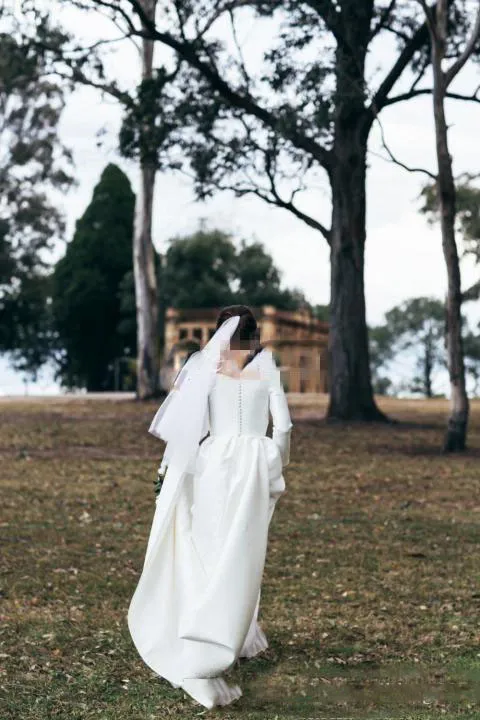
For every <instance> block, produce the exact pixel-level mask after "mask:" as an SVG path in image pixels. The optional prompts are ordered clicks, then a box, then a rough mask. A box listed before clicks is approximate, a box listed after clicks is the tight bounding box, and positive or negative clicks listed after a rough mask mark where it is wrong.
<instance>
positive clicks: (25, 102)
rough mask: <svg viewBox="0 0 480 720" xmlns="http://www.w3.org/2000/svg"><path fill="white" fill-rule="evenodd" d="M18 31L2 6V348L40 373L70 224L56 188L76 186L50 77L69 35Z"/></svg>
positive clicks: (37, 28) (59, 93)
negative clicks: (53, 273)
mask: <svg viewBox="0 0 480 720" xmlns="http://www.w3.org/2000/svg"><path fill="white" fill-rule="evenodd" d="M21 30H22V32H20V30H19V28H18V27H17V26H16V24H15V22H14V20H13V18H12V16H11V15H9V13H8V12H7V11H6V10H5V7H4V6H3V7H2V8H1V9H0V144H1V147H2V152H1V153H0V198H1V199H0V351H3V352H10V353H12V354H11V356H10V357H11V359H12V361H13V365H14V367H16V368H17V369H22V370H24V371H26V372H27V373H30V374H33V375H34V376H35V374H36V371H37V370H38V368H39V366H40V365H41V364H42V363H43V362H44V361H45V359H46V357H47V356H48V354H49V352H50V351H51V343H52V340H53V333H52V328H51V316H50V309H49V306H48V285H49V281H48V278H47V276H48V272H49V261H48V254H47V253H48V251H49V250H50V249H51V248H53V246H54V244H55V243H56V242H57V241H58V239H59V238H61V237H62V235H63V232H64V220H63V217H62V214H61V212H60V211H59V210H58V207H57V205H56V204H55V203H54V202H53V201H52V197H54V195H52V194H51V191H52V190H57V191H62V192H65V191H66V190H67V189H68V188H69V187H70V185H71V184H72V177H71V176H70V173H69V171H70V167H71V156H70V153H69V151H68V150H66V148H64V147H63V146H62V144H61V142H60V140H59V136H58V125H59V121H60V117H61V113H62V110H63V107H64V102H65V92H66V89H67V87H66V85H65V83H62V82H61V81H59V80H55V79H53V77H52V72H51V71H52V57H51V51H50V50H47V49H46V48H47V46H48V47H49V48H52V49H55V50H56V51H59V52H60V51H61V49H62V48H63V46H64V45H65V43H66V42H67V41H68V38H67V36H66V35H65V34H63V33H62V32H61V31H60V30H59V29H58V28H56V27H54V26H53V25H52V24H51V22H50V21H49V19H48V17H47V16H42V15H37V16H36V17H35V20H34V21H31V18H29V19H26V20H25V22H24V24H23V26H22V28H21Z"/></svg>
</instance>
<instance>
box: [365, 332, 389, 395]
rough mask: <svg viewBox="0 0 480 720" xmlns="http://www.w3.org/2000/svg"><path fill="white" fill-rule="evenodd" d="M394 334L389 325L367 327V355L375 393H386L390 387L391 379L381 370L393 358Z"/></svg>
mask: <svg viewBox="0 0 480 720" xmlns="http://www.w3.org/2000/svg"><path fill="white" fill-rule="evenodd" d="M394 342H395V339H394V335H393V332H392V329H391V328H390V326H389V325H387V324H385V325H377V326H375V327H371V328H370V329H369V344H370V348H369V355H370V370H371V373H372V383H373V388H374V391H375V393H376V394H377V395H387V394H388V390H389V389H391V388H392V381H391V380H390V378H388V377H386V376H385V375H384V374H383V372H382V371H384V370H385V366H386V365H387V364H388V363H389V362H390V361H391V360H392V359H393V357H394V355H395V351H394Z"/></svg>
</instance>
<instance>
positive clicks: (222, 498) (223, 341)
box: [128, 305, 292, 708]
mask: <svg viewBox="0 0 480 720" xmlns="http://www.w3.org/2000/svg"><path fill="white" fill-rule="evenodd" d="M269 411H270V413H271V415H272V421H273V432H272V437H269V436H267V435H266V431H267V425H268V419H269ZM291 428H292V422H291V419H290V414H289V410H288V405H287V400H286V397H285V393H284V390H283V387H282V383H281V380H280V372H279V370H278V368H277V366H276V364H275V361H274V359H273V356H272V352H271V351H270V350H268V349H267V348H264V347H262V346H261V345H260V343H259V341H258V328H257V323H256V320H255V317H254V315H253V313H252V311H251V310H250V309H249V308H248V307H247V306H245V305H231V306H228V307H226V308H223V310H222V311H221V312H220V314H219V316H218V318H217V323H216V331H215V333H214V334H213V336H212V338H211V339H210V340H209V342H208V343H207V344H206V345H205V347H204V348H203V349H202V350H200V351H198V352H196V353H194V354H193V355H191V356H190V357H189V358H188V360H187V362H186V363H185V364H184V366H183V368H182V370H181V371H180V373H179V374H178V376H177V378H176V380H175V382H174V385H173V388H172V390H171V391H170V393H169V394H168V396H167V397H166V399H165V400H164V402H163V403H162V405H161V406H160V408H159V410H158V411H157V413H156V415H155V417H154V418H153V420H152V423H151V425H150V428H149V432H151V433H152V434H153V435H155V436H156V437H158V438H160V439H162V440H164V441H166V443H167V444H166V448H165V451H164V455H163V459H162V464H161V466H160V469H159V472H160V473H162V474H163V472H165V475H164V478H163V483H162V487H161V491H160V492H159V494H158V495H157V498H156V508H155V513H154V517H153V522H152V526H151V530H150V535H149V539H148V543H147V549H146V554H145V560H144V565H143V570H142V573H141V577H140V580H139V582H138V585H137V588H136V590H135V593H134V595H133V597H132V599H131V602H130V606H129V609H128V627H129V631H130V634H131V637H132V640H133V642H134V644H135V646H136V648H137V650H138V653H139V655H140V656H141V657H142V659H143V660H144V662H145V663H146V664H147V665H148V666H149V667H150V668H151V669H152V670H154V672H155V673H156V674H158V675H160V676H161V677H163V678H165V679H166V680H168V681H169V682H170V683H171V684H172V685H173V686H174V687H176V688H180V687H181V688H182V689H183V690H184V691H185V692H186V693H187V694H188V695H190V697H192V698H193V699H194V700H195V701H196V702H198V703H199V704H201V705H203V706H204V707H206V708H212V707H214V706H215V705H228V704H229V703H231V702H233V701H234V700H236V699H237V698H239V697H240V696H241V695H242V690H241V689H240V687H239V686H238V685H234V686H230V685H228V684H227V682H226V680H225V679H224V678H223V677H221V674H222V673H223V672H225V671H226V670H228V669H229V668H230V667H232V665H233V664H234V663H235V662H236V661H237V659H238V658H239V657H246V658H250V657H253V656H255V655H257V654H258V653H260V652H262V651H263V650H265V649H266V648H267V647H268V642H267V639H266V637H265V634H264V632H263V630H262V628H261V627H260V625H259V623H258V619H257V618H258V611H259V604H260V593H261V584H262V575H263V570H264V564H265V557H266V551H267V540H268V529H269V524H270V521H271V518H272V515H273V511H274V508H275V504H276V502H277V500H278V498H279V497H280V496H281V495H282V494H283V492H284V491H285V481H284V478H283V474H282V468H283V467H284V466H285V465H287V464H288V462H289V458H290V434H291ZM207 434H208V437H206V439H205V436H206V435H207Z"/></svg>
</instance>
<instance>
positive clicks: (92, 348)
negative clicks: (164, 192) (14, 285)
mask: <svg viewBox="0 0 480 720" xmlns="http://www.w3.org/2000/svg"><path fill="white" fill-rule="evenodd" d="M134 206H135V195H134V193H133V191H132V188H131V186H130V182H129V180H128V178H127V176H126V175H125V174H124V173H123V172H122V171H121V170H120V168H118V167H117V166H116V165H113V164H110V165H108V166H107V167H106V168H105V170H104V171H103V173H102V176H101V178H100V181H99V183H98V184H97V185H96V187H95V189H94V191H93V197H92V200H91V203H90V205H89V206H88V207H87V209H86V211H85V213H84V214H83V216H82V217H81V218H80V219H79V220H78V221H77V225H76V230H75V234H74V237H73V239H72V241H71V242H70V243H69V244H68V245H67V250H66V253H65V256H64V257H63V258H62V259H61V260H59V262H58V263H57V265H56V266H55V270H54V274H53V290H52V293H53V314H54V318H55V323H56V329H57V331H58V335H59V340H60V343H61V346H62V348H63V353H62V355H61V357H60V358H59V360H58V362H59V372H58V375H59V377H60V379H61V381H62V383H63V384H64V385H67V386H69V387H86V389H87V390H89V391H95V390H97V391H98V390H110V389H112V388H113V376H112V363H113V361H114V360H115V358H118V357H121V356H124V355H125V353H126V351H127V349H131V348H132V342H133V341H134V338H132V337H130V338H127V337H126V336H125V335H124V334H122V333H121V332H119V326H120V323H121V321H122V299H121V296H122V291H123V284H122V283H124V282H125V277H126V275H128V273H131V272H132V243H133V239H132V235H133V220H134Z"/></svg>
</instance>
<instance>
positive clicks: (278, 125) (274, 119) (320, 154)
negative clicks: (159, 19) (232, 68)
mask: <svg viewBox="0 0 480 720" xmlns="http://www.w3.org/2000/svg"><path fill="white" fill-rule="evenodd" d="M128 1H129V3H130V4H131V5H132V7H133V9H134V10H135V12H136V14H137V16H138V18H139V20H140V21H141V23H142V26H143V27H144V28H145V29H146V32H145V31H144V30H137V28H135V26H134V24H133V22H132V21H131V19H129V20H128V23H129V29H130V32H131V33H132V34H134V35H137V36H139V37H147V38H149V39H152V40H158V41H159V42H161V43H163V44H164V45H166V46H167V47H170V48H171V49H172V50H174V51H175V52H176V53H178V55H179V56H180V57H182V58H184V59H185V60H186V61H187V62H188V63H189V64H190V65H191V66H192V67H194V68H196V69H197V70H198V71H199V72H200V73H201V75H203V77H205V78H206V79H207V80H208V81H209V82H210V84H211V85H212V87H213V88H214V89H215V90H217V92H218V93H219V94H220V95H221V96H223V97H224V98H225V99H226V100H227V101H228V102H229V103H231V104H232V105H233V106H235V107H237V108H239V109H241V110H244V111H245V112H246V113H248V114H250V115H253V116H255V117H257V118H259V120H261V121H262V122H264V123H265V125H267V126H268V127H270V128H272V129H274V130H275V131H276V132H278V133H279V134H281V135H282V136H283V137H284V138H285V139H287V140H289V141H290V142H291V143H292V145H294V146H295V147H297V148H299V149H301V150H305V151H306V152H308V153H310V154H311V155H312V156H313V157H314V158H315V160H316V161H317V162H318V163H319V164H320V165H322V167H324V168H325V170H327V172H329V173H330V172H331V165H332V161H331V152H330V151H329V150H327V149H326V148H324V147H322V146H321V145H319V144H318V143H317V142H316V140H314V139H312V138H310V137H308V135H305V134H304V133H302V132H301V131H300V130H298V129H297V128H296V127H292V125H291V124H289V125H288V127H285V125H284V124H283V123H282V117H281V116H277V115H275V114H274V113H273V112H271V111H270V110H267V109H266V108H264V107H262V106H261V105H259V103H258V102H257V101H256V100H255V99H254V98H253V97H252V96H251V95H249V94H247V93H245V94H242V93H240V92H239V91H238V90H236V89H235V88H233V87H231V86H230V85H229V84H228V83H227V82H226V81H225V80H224V79H223V78H222V77H221V76H220V74H219V72H218V71H217V70H216V68H215V67H214V66H213V65H212V64H209V63H207V62H206V61H204V60H203V59H202V58H200V57H199V56H198V54H197V51H196V47H195V43H194V42H193V41H189V42H182V41H180V40H178V39H177V38H175V37H174V36H173V35H171V34H170V33H168V32H160V31H159V30H157V28H156V26H155V23H153V22H152V21H151V20H150V19H149V18H148V17H147V16H146V14H145V12H144V11H143V8H142V7H141V3H140V2H139V0H128ZM95 2H96V3H97V4H100V5H102V6H104V7H110V8H111V9H114V10H119V8H118V6H117V5H116V3H114V2H113V0H95ZM120 12H121V13H122V16H125V14H126V13H125V11H124V10H122V11H120ZM203 49H204V50H205V48H203Z"/></svg>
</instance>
